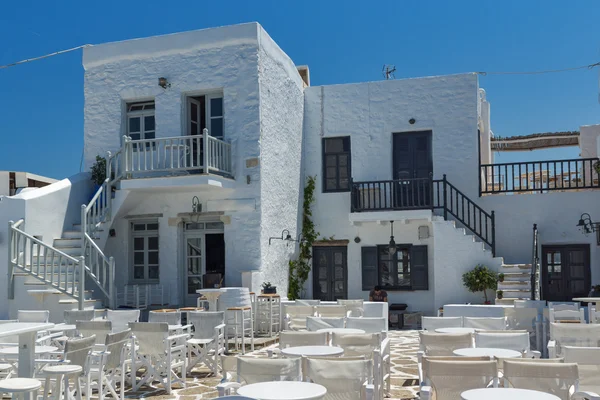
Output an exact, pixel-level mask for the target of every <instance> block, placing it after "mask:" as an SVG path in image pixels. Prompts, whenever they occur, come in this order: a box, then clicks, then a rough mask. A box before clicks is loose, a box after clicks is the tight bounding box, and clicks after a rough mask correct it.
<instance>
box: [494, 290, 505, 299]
mask: <svg viewBox="0 0 600 400" xmlns="http://www.w3.org/2000/svg"><path fill="white" fill-rule="evenodd" d="M503 296H504V292H503V291H502V290H498V291H497V292H496V298H497V299H498V300H502V297H503Z"/></svg>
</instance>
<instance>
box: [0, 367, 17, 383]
mask: <svg viewBox="0 0 600 400" xmlns="http://www.w3.org/2000/svg"><path fill="white" fill-rule="evenodd" d="M14 372H15V367H14V365H12V364H9V363H0V379H9V378H10V377H12V375H13V374H14Z"/></svg>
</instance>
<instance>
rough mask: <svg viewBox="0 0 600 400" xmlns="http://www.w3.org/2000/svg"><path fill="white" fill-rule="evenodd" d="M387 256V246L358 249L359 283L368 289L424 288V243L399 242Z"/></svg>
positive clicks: (425, 272)
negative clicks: (416, 244) (414, 244)
mask: <svg viewBox="0 0 600 400" xmlns="http://www.w3.org/2000/svg"><path fill="white" fill-rule="evenodd" d="M396 249H397V250H396V253H394V254H393V255H390V253H389V249H388V245H387V244H386V245H378V246H374V247H363V248H362V251H361V253H362V286H363V290H372V289H373V287H374V286H376V285H380V286H381V287H382V288H385V289H387V290H428V289H429V274H428V263H427V246H413V245H410V244H400V245H397V246H396Z"/></svg>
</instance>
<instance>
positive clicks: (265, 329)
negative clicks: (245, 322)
mask: <svg viewBox="0 0 600 400" xmlns="http://www.w3.org/2000/svg"><path fill="white" fill-rule="evenodd" d="M255 309H256V311H255V313H254V318H255V320H256V325H257V332H260V333H267V334H268V335H269V337H272V336H273V333H278V332H279V331H280V321H281V297H280V296H279V295H278V294H260V295H258V296H257V298H256V308H255Z"/></svg>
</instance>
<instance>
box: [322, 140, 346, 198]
mask: <svg viewBox="0 0 600 400" xmlns="http://www.w3.org/2000/svg"><path fill="white" fill-rule="evenodd" d="M350 176H351V170H350V136H345V137H337V138H324V139H323V192H347V191H349V190H350Z"/></svg>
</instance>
